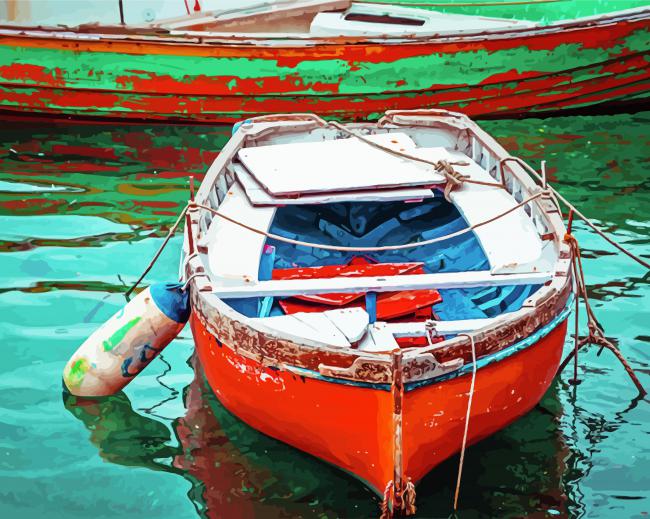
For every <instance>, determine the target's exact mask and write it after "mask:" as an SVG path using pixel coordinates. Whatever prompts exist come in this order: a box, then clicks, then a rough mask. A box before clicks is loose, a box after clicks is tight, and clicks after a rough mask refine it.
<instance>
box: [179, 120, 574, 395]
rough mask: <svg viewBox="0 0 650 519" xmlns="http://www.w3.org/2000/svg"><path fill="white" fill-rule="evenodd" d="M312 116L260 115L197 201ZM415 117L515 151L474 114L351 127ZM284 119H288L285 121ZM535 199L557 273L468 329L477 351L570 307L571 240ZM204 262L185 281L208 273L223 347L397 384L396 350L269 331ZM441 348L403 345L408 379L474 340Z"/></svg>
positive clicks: (199, 285) (495, 149) (202, 282)
mask: <svg viewBox="0 0 650 519" xmlns="http://www.w3.org/2000/svg"><path fill="white" fill-rule="evenodd" d="M309 117H310V116H309V115H306V114H293V115H278V116H267V117H261V118H257V119H256V120H255V121H256V123H257V124H255V125H250V126H251V127H252V128H255V127H257V128H256V129H257V133H255V134H254V135H251V134H247V133H246V131H247V130H246V128H244V129H243V130H241V129H240V131H238V132H236V133H235V135H234V136H233V138H232V139H231V140H230V141H229V142H228V144H227V145H226V146H225V148H224V150H223V151H222V153H221V154H220V155H219V157H218V158H217V160H216V161H215V162H214V163H213V165H212V167H211V168H210V170H209V171H208V173H207V174H206V177H205V179H204V181H203V183H202V185H201V187H200V189H199V191H198V193H197V200H198V201H199V203H202V202H205V203H208V195H209V193H210V191H211V190H212V188H213V187H214V185H215V184H216V181H217V179H218V178H219V177H220V175H221V174H225V173H224V172H225V170H226V165H227V164H228V163H229V162H230V160H231V159H232V158H233V157H234V156H235V154H236V153H237V151H238V150H239V149H240V147H241V146H242V145H243V143H244V140H245V139H246V138H249V137H252V138H263V137H264V136H265V135H268V134H269V132H270V133H282V132H288V133H296V132H297V133H303V132H305V131H306V130H308V129H315V128H318V127H319V125H318V124H317V123H316V122H314V120H313V118H312V119H310V118H309ZM400 118H401V122H400ZM418 118H419V119H418ZM414 119H415V120H419V121H420V123H422V124H421V126H431V125H433V127H436V126H438V127H440V125H442V126H447V127H448V128H454V129H455V130H457V131H458V132H460V131H462V130H468V131H469V132H470V134H471V135H472V136H473V137H474V138H476V139H478V140H479V142H480V143H481V144H482V145H483V147H484V149H486V150H488V151H489V152H491V153H493V154H495V155H496V156H497V157H509V156H510V155H509V154H508V153H507V151H506V150H505V149H504V148H503V147H501V146H500V145H499V144H498V143H497V142H496V141H495V140H494V138H492V137H491V136H490V135H488V134H487V133H485V132H484V131H483V130H482V129H480V127H478V125H476V123H474V122H473V121H471V120H470V119H469V118H468V117H466V116H464V115H463V114H459V113H454V112H448V111H445V110H423V111H422V110H421V111H392V112H387V113H386V116H385V117H384V119H382V120H380V121H379V122H378V123H377V124H376V125H373V124H351V125H349V126H350V127H355V128H359V127H361V128H363V127H366V128H368V127H370V128H372V127H375V128H378V129H381V128H385V127H386V124H387V122H388V124H393V126H391V128H390V129H395V128H399V127H400V124H401V125H403V126H417V125H416V124H415V123H414ZM263 123H266V124H263ZM278 123H284V125H283V124H278ZM468 142H469V140H468ZM468 145H469V144H468ZM504 167H505V168H507V169H508V170H509V171H510V174H511V175H512V176H513V179H517V181H518V182H519V183H520V184H521V185H522V186H523V188H525V189H527V190H528V191H529V192H531V191H534V190H539V186H537V184H536V183H535V182H534V181H533V179H532V178H531V177H530V175H529V173H528V172H526V171H525V170H524V169H523V167H521V166H520V165H519V164H517V163H513V162H512V161H510V162H509V163H508V165H507V166H504ZM513 181H514V180H513ZM532 203H533V204H536V205H537V206H538V208H539V210H540V214H541V215H542V217H543V218H544V221H545V223H546V224H547V225H548V228H549V229H550V230H551V231H552V233H553V236H554V237H555V238H554V242H555V244H556V247H557V252H558V255H557V259H556V263H555V266H554V275H553V278H552V280H551V281H549V282H548V283H547V284H546V285H545V286H542V287H541V288H540V289H539V290H538V291H537V292H535V293H534V294H533V295H532V296H531V297H530V298H529V299H527V300H526V301H525V302H524V305H523V306H522V308H521V309H519V310H517V311H515V312H510V313H507V314H502V315H501V316H499V317H501V318H502V319H497V320H496V321H494V322H493V323H492V325H488V326H486V327H484V328H481V329H480V330H477V331H475V332H472V333H471V334H470V335H471V336H472V337H473V338H474V341H475V342H476V346H477V350H478V351H479V356H483V355H485V354H486V353H491V352H494V351H499V350H502V349H504V348H506V347H508V346H509V345H512V344H513V343H514V342H516V341H517V340H519V339H522V338H525V337H527V336H529V335H530V334H532V333H533V332H535V330H538V329H539V328H541V327H543V326H544V325H546V324H548V323H549V322H550V321H552V320H553V319H555V318H556V317H557V316H558V315H559V314H560V313H561V312H563V311H564V310H565V308H566V304H567V301H568V299H569V296H570V292H571V275H570V272H569V270H570V269H569V267H570V258H571V252H570V249H569V247H568V245H567V244H566V243H564V242H563V241H562V238H563V237H564V234H565V232H566V229H565V227H564V224H563V222H562V219H561V217H560V216H559V215H558V214H557V210H554V211H551V212H550V213H549V212H548V209H549V208H552V207H554V206H552V203H551V202H550V201H546V202H545V203H546V204H547V206H546V209H544V207H543V206H542V204H541V201H540V200H539V199H536V200H534V201H533V202H532ZM197 213H199V214H200V212H199V211H197V212H195V213H194V215H193V216H192V217H191V219H192V225H191V228H192V232H193V234H194V236H195V242H196V243H198V241H196V240H197V239H200V231H199V229H200V224H199V217H197ZM186 238H187V235H186ZM206 267H207V265H204V264H203V260H202V259H200V258H199V257H198V256H195V257H194V258H191V259H190V261H188V262H186V263H185V272H184V273H185V276H186V278H189V277H190V276H192V275H193V274H196V273H201V272H202V273H203V275H202V276H200V277H194V278H193V279H192V280H191V284H192V291H191V293H192V303H193V309H194V312H195V313H196V314H197V316H198V317H199V319H200V320H201V322H202V323H203V324H204V326H205V327H206V329H207V330H209V332H210V333H212V334H213V336H214V338H215V339H216V340H219V342H220V343H223V344H222V345H226V346H227V347H229V348H232V349H234V350H235V351H236V352H237V353H238V354H241V355H243V356H246V357H250V358H251V359H253V360H257V361H259V362H261V363H262V364H263V365H265V366H273V367H276V368H279V369H289V370H290V369H291V368H307V369H312V370H314V371H315V370H317V371H318V372H319V373H320V374H321V375H325V376H331V377H333V378H340V379H348V380H355V381H361V382H372V383H384V384H390V383H391V381H392V378H393V375H392V373H391V369H390V367H391V353H371V352H363V351H360V350H354V349H352V348H336V347H333V346H328V345H327V344H324V343H318V342H316V341H312V340H308V339H304V338H297V337H290V336H286V334H282V333H278V332H277V330H272V329H270V328H267V327H266V326H264V325H263V324H260V323H255V324H254V325H253V323H251V322H248V321H250V319H249V318H247V317H245V316H243V315H242V314H240V313H239V312H237V311H235V310H234V309H232V308H231V307H230V306H228V305H227V304H226V303H225V302H224V301H223V300H221V299H219V298H218V297H217V296H216V295H214V294H212V293H211V286H210V281H209V280H206V277H207V276H206V275H205V271H206ZM202 290H203V291H202ZM224 334H225V335H226V336H227V339H225V340H221V339H219V338H218V337H219V336H222V337H223V336H224ZM443 346H444V347H440V346H438V345H434V347H433V348H432V347H424V348H411V349H404V350H403V356H404V382H405V383H409V382H415V381H418V380H425V379H430V378H432V377H434V376H438V375H440V374H442V373H441V370H442V371H443V372H444V371H445V366H444V362H442V363H441V362H439V359H441V358H442V359H444V358H445V356H446V357H450V356H451V357H455V358H459V357H462V358H464V359H465V360H466V359H467V358H468V357H469V355H470V352H471V350H470V340H469V339H468V338H467V337H465V336H457V337H455V338H452V339H449V340H446V341H445V342H444V345H443ZM447 368H448V369H451V368H452V366H447Z"/></svg>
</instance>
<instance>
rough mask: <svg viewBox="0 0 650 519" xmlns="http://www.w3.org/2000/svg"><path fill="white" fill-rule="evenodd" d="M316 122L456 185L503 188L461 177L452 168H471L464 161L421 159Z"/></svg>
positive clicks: (334, 125)
mask: <svg viewBox="0 0 650 519" xmlns="http://www.w3.org/2000/svg"><path fill="white" fill-rule="evenodd" d="M316 120H317V121H318V122H321V124H324V125H326V126H331V127H332V128H336V129H337V130H339V131H341V132H343V133H345V134H346V135H349V136H350V137H355V138H357V139H359V140H360V141H361V142H364V143H366V144H368V145H369V146H372V147H373V148H377V149H378V150H381V151H384V152H386V153H388V154H390V155H394V156H395V157H399V158H402V159H408V160H412V161H414V162H420V163H422V164H426V165H428V166H433V167H434V168H435V170H436V171H437V172H438V173H442V174H443V175H444V176H445V179H446V180H447V182H452V183H454V184H456V185H460V184H462V182H467V183H468V184H476V185H477V186H490V187H498V188H503V184H501V183H500V182H484V181H482V180H472V179H470V178H469V177H468V176H467V175H460V174H459V173H458V172H456V171H455V170H454V169H453V168H452V166H469V163H467V162H464V161H463V162H448V161H446V160H436V161H433V160H427V159H423V158H421V157H418V156H417V155H411V154H410V153H406V152H404V151H399V150H395V149H393V148H389V147H387V146H383V145H381V144H379V143H378V142H375V141H373V140H371V139H368V138H367V137H366V136H365V135H361V134H360V133H357V132H355V131H353V130H350V129H349V128H346V127H345V126H343V125H342V124H341V123H339V122H336V121H325V120H324V119H321V118H320V117H317V116H316Z"/></svg>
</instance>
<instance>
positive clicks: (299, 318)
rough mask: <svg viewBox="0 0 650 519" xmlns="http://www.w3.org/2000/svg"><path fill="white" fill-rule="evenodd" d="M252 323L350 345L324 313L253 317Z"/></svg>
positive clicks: (333, 343) (339, 344) (332, 343)
mask: <svg viewBox="0 0 650 519" xmlns="http://www.w3.org/2000/svg"><path fill="white" fill-rule="evenodd" d="M251 322H252V323H259V324H263V325H264V326H266V327H267V328H273V329H275V330H277V331H279V332H281V333H287V334H289V335H292V336H294V337H304V338H305V339H310V340H314V341H317V342H325V343H327V344H330V345H332V346H337V347H339V348H348V347H350V342H349V341H348V339H347V337H346V336H345V335H344V334H343V332H342V331H341V330H339V328H337V327H336V326H335V325H334V323H333V322H332V321H331V320H330V319H329V318H328V317H327V316H326V315H324V314H322V313H314V314H307V313H297V314H291V315H279V316H276V317H263V318H258V317H256V318H253V319H251Z"/></svg>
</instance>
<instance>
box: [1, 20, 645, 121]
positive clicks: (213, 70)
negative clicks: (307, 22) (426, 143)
mask: <svg viewBox="0 0 650 519" xmlns="http://www.w3.org/2000/svg"><path fill="white" fill-rule="evenodd" d="M612 16H614V15H612ZM14 33H16V34H14ZM67 34H68V36H66V37H65V38H64V37H61V35H58V36H57V33H56V32H42V33H38V34H35V33H32V34H30V36H25V35H20V34H19V33H18V31H13V33H12V31H7V30H2V31H0V93H1V97H0V110H3V111H12V112H29V113H37V114H49V115H61V116H76V117H110V118H124V119H151V120H179V121H188V122H190V121H194V122H232V121H235V120H239V119H241V118H244V117H249V116H251V115H262V114H270V113H278V112H305V111H310V112H316V113H318V114H321V115H324V116H331V117H337V118H344V119H367V118H370V119H372V118H375V117H377V116H378V115H379V114H381V113H383V112H384V111H385V110H387V109H412V108H423V107H440V108H445V109H451V110H458V111H462V112H465V113H467V114H468V115H471V116H473V117H481V116H489V117H495V116H512V115H523V114H527V113H540V112H550V111H557V110H564V109H573V108H579V107H585V106H589V105H594V104H600V103H606V102H612V101H619V100H624V99H630V98H634V99H639V98H643V97H646V96H648V94H647V92H648V91H650V67H648V64H649V61H650V9H647V10H639V11H638V12H637V13H636V14H635V15H634V16H631V17H627V18H626V17H620V16H619V17H613V18H611V19H607V18H606V17H604V18H602V19H600V20H599V21H598V22H597V23H596V22H593V20H592V21H591V22H590V23H586V22H585V23H583V24H580V23H578V22H575V23H574V24H573V25H566V26H562V25H558V26H548V27H542V28H535V29H525V30H518V31H515V32H514V33H501V34H496V36H495V35H483V36H474V37H458V38H456V39H454V38H445V39H437V40H436V39H429V40H413V41H391V40H387V41H386V42H385V43H377V42H376V41H361V42H341V41H339V40H318V41H314V42H311V41H309V40H307V41H302V42H300V41H298V42H296V41H293V42H289V43H283V44H275V45H270V44H267V45H260V44H255V43H254V42H233V41H230V42H228V41H223V40H220V41H216V42H214V43H212V42H198V41H197V40H196V39H194V40H193V43H188V42H187V40H188V39H189V38H188V37H186V38H185V40H183V39H182V38H181V39H180V40H179V39H178V38H177V39H176V40H174V41H168V40H165V38H148V39H142V41H139V40H138V38H137V37H132V38H131V39H116V38H115V37H112V36H110V35H93V38H89V37H88V35H87V34H86V35H80V34H76V35H75V34H72V36H70V33H67ZM267 43H268V42H267Z"/></svg>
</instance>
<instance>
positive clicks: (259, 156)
mask: <svg viewBox="0 0 650 519" xmlns="http://www.w3.org/2000/svg"><path fill="white" fill-rule="evenodd" d="M369 138H371V139H372V140H374V141H376V142H379V143H380V144H382V145H384V146H387V147H393V148H395V149H397V150H402V151H411V150H412V149H413V148H414V146H412V145H411V143H412V142H413V141H411V139H410V138H408V137H407V136H405V135H404V136H400V135H399V134H398V133H390V134H377V135H373V136H370V137H369ZM409 141H410V142H409ZM429 154H431V155H435V157H436V158H435V160H440V159H446V160H451V155H450V153H449V151H447V150H446V149H445V148H435V149H433V148H432V149H431V150H430V151H429ZM237 156H238V158H239V160H240V161H241V162H242V163H243V164H244V166H246V168H247V169H248V171H249V172H250V173H251V175H252V176H253V177H254V178H255V180H256V181H257V182H258V183H259V184H260V185H261V186H262V188H263V189H264V190H265V191H266V192H267V193H269V194H271V195H273V196H276V197H283V196H284V197H286V196H294V195H305V194H316V193H332V192H346V191H363V190H370V189H386V188H396V187H424V186H434V185H436V184H443V183H444V182H445V178H444V177H443V176H442V175H440V173H438V172H436V171H435V169H434V168H433V166H430V165H428V164H422V163H416V162H413V161H411V160H408V159H403V158H400V157H396V156H394V155H391V154H388V153H386V152H385V151H382V150H379V149H377V148H374V147H372V146H369V145H368V144H366V143H364V142H362V141H360V140H359V139H355V138H347V139H335V140H329V141H319V142H298V143H291V144H273V145H269V146H256V147H250V148H243V149H241V150H240V151H239V153H238V154H237Z"/></svg>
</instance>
